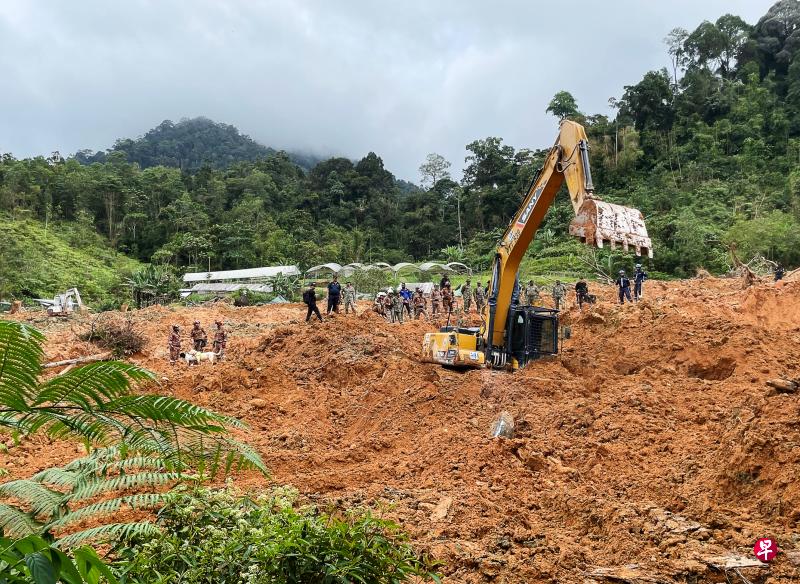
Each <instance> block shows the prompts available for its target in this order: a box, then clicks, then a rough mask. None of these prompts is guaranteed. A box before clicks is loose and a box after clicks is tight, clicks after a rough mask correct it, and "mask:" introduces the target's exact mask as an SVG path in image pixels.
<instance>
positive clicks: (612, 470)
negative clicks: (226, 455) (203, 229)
mask: <svg viewBox="0 0 800 584" xmlns="http://www.w3.org/2000/svg"><path fill="white" fill-rule="evenodd" d="M594 288H597V287H596V286H595V287H594ZM593 292H596V290H593ZM646 294H647V297H646V299H645V300H643V301H642V302H640V303H638V304H635V305H626V306H624V307H620V306H618V305H615V304H613V303H612V301H611V300H612V299H613V290H612V289H609V288H604V289H601V291H600V296H601V300H600V302H599V303H598V304H597V305H595V306H594V307H592V308H591V310H589V311H584V313H580V312H578V311H577V309H576V308H574V307H572V308H571V309H570V310H569V311H567V312H565V314H564V315H563V320H564V323H565V324H569V325H570V326H571V329H572V338H571V339H570V340H567V341H565V343H564V348H563V351H562V353H561V355H559V356H558V357H556V358H552V359H548V360H542V361H539V362H536V363H534V364H532V365H530V366H529V367H527V368H526V369H525V370H523V371H521V372H518V373H516V374H509V373H505V372H496V371H488V370H470V371H455V370H449V369H444V368H441V367H438V366H435V365H431V364H423V363H420V362H419V359H418V354H419V347H420V342H421V339H422V335H423V333H424V332H425V331H427V330H431V327H432V325H431V324H429V323H426V322H410V323H409V322H407V323H405V324H403V325H391V324H387V323H385V322H384V321H383V320H382V319H380V318H379V317H377V316H376V315H374V314H373V313H370V312H363V313H361V314H359V315H358V316H356V317H353V316H349V317H346V316H344V315H339V316H335V317H333V318H331V319H329V320H327V321H326V322H325V323H321V324H320V323H312V324H306V323H304V322H302V317H304V316H305V314H304V307H303V306H301V305H284V306H270V307H250V308H233V307H231V306H228V305H214V306H203V307H199V308H193V309H172V308H160V307H154V308H150V309H147V310H143V311H139V312H136V313H133V314H132V315H131V316H130V318H132V319H133V320H134V321H135V322H136V323H137V325H138V326H140V327H142V328H143V330H144V331H145V333H146V334H147V336H148V339H149V342H148V345H147V348H146V349H145V351H144V352H143V353H142V354H140V355H137V356H136V357H135V358H134V359H132V360H133V361H136V362H138V363H140V364H142V365H144V366H146V367H149V368H151V369H153V370H156V371H158V372H159V373H160V374H161V375H162V376H163V387H162V391H164V392H171V393H173V394H175V395H178V396H180V397H183V398H188V399H192V400H195V401H197V402H199V403H201V404H203V405H207V406H210V407H213V408H215V409H218V410H220V411H224V412H226V413H229V414H233V415H236V416H239V417H241V418H242V419H243V420H244V421H246V422H247V423H248V424H249V425H250V431H249V433H248V434H247V436H246V438H247V440H248V441H249V442H250V443H252V444H254V445H255V446H256V447H257V448H258V449H259V451H260V452H261V453H262V455H263V456H264V458H265V460H266V462H267V464H268V465H269V466H270V468H271V469H272V472H273V478H274V480H275V481H277V482H280V483H291V484H293V485H295V486H296V487H297V488H299V489H300V490H301V492H303V493H305V494H306V495H307V496H308V497H310V498H312V499H314V500H319V501H325V502H334V503H340V504H344V505H355V504H373V505H382V506H384V507H385V508H386V511H385V514H386V515H387V516H389V517H392V518H394V519H396V520H398V521H399V522H400V523H401V524H402V525H403V526H404V527H405V528H406V529H407V530H408V531H409V532H410V533H411V534H412V538H413V539H414V540H415V542H417V544H418V545H419V546H420V547H422V548H423V549H426V550H428V551H430V552H431V553H433V554H434V555H435V556H436V557H437V558H439V559H440V560H442V561H443V562H444V572H445V574H446V575H447V581H450V582H487V581H497V582H584V581H595V580H596V581H623V582H661V581H664V582H672V581H679V582H693V581H722V582H724V581H725V578H726V575H725V574H724V573H721V572H719V573H718V572H716V571H715V570H714V569H713V568H711V567H710V566H709V563H708V562H707V560H708V559H709V558H712V557H715V556H723V555H731V554H735V555H740V556H745V557H747V558H751V559H752V557H753V556H752V546H753V543H754V542H755V540H756V539H757V538H759V537H762V536H767V535H770V536H773V537H775V538H777V540H778V542H779V544H780V546H781V548H782V549H783V550H784V551H789V550H794V549H795V548H797V547H800V541H798V540H800V538H798V536H797V535H796V530H797V525H798V522H800V482H798V480H797V477H798V470H799V469H800V466H799V465H798V463H800V446H798V443H799V442H800V421H799V420H800V396H799V395H798V394H797V393H794V394H784V393H777V392H775V391H774V390H772V389H771V388H769V387H767V386H766V384H765V382H766V381H767V380H768V379H770V378H773V377H779V376H784V377H787V378H797V377H800V371H799V370H798V369H799V368H800V304H798V302H797V300H796V298H797V297H798V294H800V282H798V283H793V282H786V283H783V284H782V285H781V286H780V287H773V286H771V285H770V286H766V285H761V286H757V287H753V288H750V289H748V290H741V285H740V282H739V281H734V280H718V279H714V278H707V279H703V280H701V281H700V280H689V281H682V282H669V283H658V282H648V284H647V285H646ZM217 317H223V318H224V319H225V321H226V322H227V323H228V324H229V328H230V330H231V339H230V343H229V351H228V358H227V360H226V361H225V362H223V363H220V364H218V365H216V366H210V365H204V366H199V367H194V368H188V367H186V366H181V365H179V366H176V367H170V366H169V364H168V363H166V359H165V358H166V354H167V352H166V337H167V332H168V327H169V325H170V324H172V323H178V324H182V325H184V326H189V325H190V323H191V321H192V320H194V319H195V318H198V319H200V320H201V321H202V322H203V324H204V325H206V324H207V325H209V326H208V328H207V330H209V332H210V323H211V322H212V320H213V319H215V318H217ZM86 326H87V323H86V322H82V321H78V320H73V321H69V322H68V323H67V324H64V323H61V324H54V323H50V324H49V325H48V327H47V328H46V329H45V330H46V332H48V347H47V349H48V357H49V358H52V359H54V360H55V359H63V358H69V357H73V356H77V355H79V354H90V353H92V352H96V350H95V349H94V348H93V347H91V346H90V345H88V344H86V343H80V342H78V341H76V340H75V335H76V333H78V332H79V331H80V330H82V328H85V327H86ZM502 411H508V412H510V413H511V414H512V415H513V416H514V419H515V425H516V434H515V437H514V438H512V439H491V438H490V437H489V432H490V428H491V426H492V422H493V420H494V419H495V418H496V417H497V416H498V415H499V414H500V412H502ZM40 445H41V442H37V441H33V443H32V444H30V445H27V447H26V448H27V450H26V451H16V452H17V455H18V456H17V458H14V459H10V458H9V456H3V457H0V462H3V463H5V465H6V467H8V468H9V470H10V471H11V472H12V476H24V475H25V474H28V473H30V472H31V471H33V470H36V469H38V468H42V467H44V466H48V465H51V464H55V463H57V462H62V461H63V458H64V457H68V456H71V455H72V453H73V452H74V449H75V447H74V446H72V445H64V444H55V445H50V446H49V447H48V448H46V449H45V450H44V452H43V451H42V449H41V448H39V446H40ZM12 452H15V451H12ZM237 483H239V484H240V485H243V486H248V487H256V488H257V487H258V485H261V484H263V483H264V479H262V478H260V477H258V476H255V475H254V474H248V475H245V476H240V477H238V478H237ZM790 555H791V554H786V553H784V554H781V555H779V557H778V559H777V560H776V561H775V562H774V563H773V564H771V565H770V566H769V568H763V569H762V568H744V569H742V570H741V573H742V574H744V575H745V576H746V577H747V578H749V579H750V580H751V581H765V580H764V579H765V578H768V581H770V582H778V581H781V582H789V581H792V580H793V579H795V578H797V577H798V575H800V574H798V571H797V570H798V568H797V567H796V566H795V565H794V564H793V563H792V562H791V561H790ZM712 563H713V562H712ZM728 577H730V578H734V580H730V581H736V580H735V578H737V577H738V576H736V575H735V574H734V573H733V572H730V573H729V574H728Z"/></svg>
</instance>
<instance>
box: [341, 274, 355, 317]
mask: <svg viewBox="0 0 800 584" xmlns="http://www.w3.org/2000/svg"><path fill="white" fill-rule="evenodd" d="M350 309H352V310H353V314H355V313H356V289H355V288H353V285H352V284H351V283H350V282H348V283H347V284H345V287H344V313H345V314H350Z"/></svg>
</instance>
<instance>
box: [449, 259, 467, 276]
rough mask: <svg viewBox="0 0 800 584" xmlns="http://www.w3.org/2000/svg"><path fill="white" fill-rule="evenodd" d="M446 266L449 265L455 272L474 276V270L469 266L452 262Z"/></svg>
mask: <svg viewBox="0 0 800 584" xmlns="http://www.w3.org/2000/svg"><path fill="white" fill-rule="evenodd" d="M446 265H447V267H448V268H450V269H451V270H453V271H454V272H460V273H468V274H472V270H471V269H470V267H469V266H468V265H467V264H462V263H461V262H450V263H448V264H446Z"/></svg>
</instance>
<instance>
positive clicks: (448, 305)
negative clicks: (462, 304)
mask: <svg viewBox="0 0 800 584" xmlns="http://www.w3.org/2000/svg"><path fill="white" fill-rule="evenodd" d="M442 307H443V308H444V311H445V313H447V314H450V313H451V312H453V291H452V290H451V289H450V286H449V285H448V286H445V287H444V288H442Z"/></svg>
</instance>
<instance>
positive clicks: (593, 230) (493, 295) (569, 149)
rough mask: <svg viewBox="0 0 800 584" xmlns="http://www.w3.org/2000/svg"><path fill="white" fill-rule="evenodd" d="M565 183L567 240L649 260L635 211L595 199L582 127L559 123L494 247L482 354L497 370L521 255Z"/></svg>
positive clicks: (647, 243)
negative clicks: (571, 215)
mask: <svg viewBox="0 0 800 584" xmlns="http://www.w3.org/2000/svg"><path fill="white" fill-rule="evenodd" d="M564 183H566V184H567V190H568V191H569V198H570V201H571V202H572V208H573V210H574V211H575V219H574V220H573V221H572V223H571V224H570V226H569V232H570V235H574V236H576V237H579V238H580V239H581V240H582V241H583V242H584V243H587V244H589V245H596V246H597V247H603V246H604V243H605V242H609V244H610V245H611V247H616V245H617V244H620V245H622V247H623V249H624V250H625V251H628V250H629V249H630V248H631V247H633V248H634V249H635V250H636V253H637V255H640V256H641V255H645V254H646V255H649V256H650V257H652V250H651V243H650V238H649V237H648V236H647V228H646V227H645V224H644V219H643V218H642V214H641V212H640V211H637V210H636V209H631V208H628V207H623V206H621V205H613V204H611V203H604V202H602V201H599V200H597V199H595V197H594V184H593V183H592V172H591V168H590V166H589V141H588V139H587V138H586V132H585V131H584V129H583V126H581V125H580V124H577V123H575V122H572V121H570V120H564V121H562V122H561V126H560V130H559V133H558V138H557V139H556V142H555V144H554V145H553V147H552V148H551V149H550V152H549V153H548V155H547V159H546V160H545V163H544V166H542V168H541V170H540V171H539V172H538V173H537V175H536V177H535V178H534V180H533V182H532V183H531V186H530V189H529V190H528V193H527V195H526V196H525V199H524V200H523V202H522V205H521V206H520V208H519V209H518V210H517V213H516V215H515V216H514V218H513V219H512V221H511V223H509V226H508V228H507V229H506V232H505V234H504V235H503V238H502V239H501V240H500V243H499V245H498V247H497V253H496V255H495V262H494V268H493V270H492V280H491V284H490V292H489V301H488V303H487V310H488V313H489V314H488V319H487V320H488V322H487V327H486V332H485V334H484V336H485V339H486V348H487V349H488V350H491V351H492V352H493V353H494V356H493V358H494V361H495V363H496V364H497V365H501V364H504V363H503V359H502V357H500V356H499V353H502V351H497V349H496V347H500V348H502V347H504V346H505V337H506V329H507V319H508V310H509V307H510V306H511V297H512V293H513V291H514V286H515V284H516V274H517V271H518V269H519V264H520V262H521V261H522V258H523V256H524V255H525V252H526V251H527V250H528V247H529V246H530V244H531V241H533V237H534V235H535V234H536V232H537V231H538V229H539V226H540V225H541V223H542V221H543V220H544V216H545V214H546V213H547V210H548V209H549V208H550V206H551V205H552V203H553V200H554V199H555V196H556V193H557V192H558V190H559V189H560V188H561V185H562V184H564Z"/></svg>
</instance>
